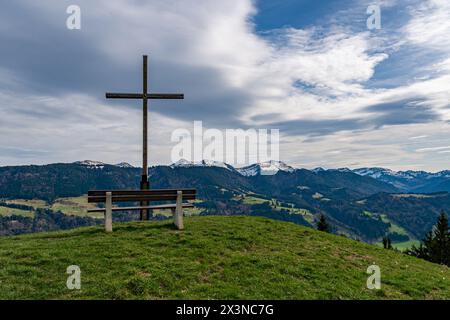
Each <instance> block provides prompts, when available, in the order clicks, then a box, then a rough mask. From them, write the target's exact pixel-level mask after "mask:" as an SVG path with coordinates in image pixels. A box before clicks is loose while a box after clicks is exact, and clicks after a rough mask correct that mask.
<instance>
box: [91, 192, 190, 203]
mask: <svg viewBox="0 0 450 320" xmlns="http://www.w3.org/2000/svg"><path fill="white" fill-rule="evenodd" d="M176 199H177V196H176V195H139V196H132V195H130V196H114V195H113V197H112V201H113V202H130V201H136V202H137V201H166V200H176ZM195 199H196V195H195V194H186V195H184V194H183V200H195ZM105 201H106V197H102V196H90V197H88V203H98V202H105Z"/></svg>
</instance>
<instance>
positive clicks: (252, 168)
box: [170, 159, 294, 176]
mask: <svg viewBox="0 0 450 320" xmlns="http://www.w3.org/2000/svg"><path fill="white" fill-rule="evenodd" d="M170 166H171V167H172V168H174V167H219V168H224V169H227V170H231V171H237V172H239V173H240V174H241V175H243V176H255V175H259V174H260V175H273V174H275V173H277V172H278V171H285V172H293V171H294V168H292V167H290V166H288V165H287V164H285V163H284V162H281V161H274V160H270V161H267V162H262V163H255V164H252V165H249V166H246V167H242V168H234V167H233V166H231V165H229V164H226V163H223V162H220V161H213V160H202V161H198V162H194V161H188V160H186V159H180V160H178V161H177V162H175V163H172V164H171V165H170Z"/></svg>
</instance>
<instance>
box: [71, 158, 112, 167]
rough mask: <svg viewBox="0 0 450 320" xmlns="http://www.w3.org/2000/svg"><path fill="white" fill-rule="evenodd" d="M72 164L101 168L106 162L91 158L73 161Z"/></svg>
mask: <svg viewBox="0 0 450 320" xmlns="http://www.w3.org/2000/svg"><path fill="white" fill-rule="evenodd" d="M74 164H78V165H80V166H86V167H90V168H103V167H104V166H105V165H106V163H103V162H100V161H93V160H83V161H75V162H74Z"/></svg>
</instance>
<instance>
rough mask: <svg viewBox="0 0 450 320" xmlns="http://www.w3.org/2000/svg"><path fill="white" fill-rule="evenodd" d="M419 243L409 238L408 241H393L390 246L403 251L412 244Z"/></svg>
mask: <svg viewBox="0 0 450 320" xmlns="http://www.w3.org/2000/svg"><path fill="white" fill-rule="evenodd" d="M419 244H420V241H419V240H409V241H403V242H397V243H393V244H392V247H394V248H395V249H398V250H400V251H405V250H407V249H411V247H412V246H413V245H414V246H416V247H418V246H419Z"/></svg>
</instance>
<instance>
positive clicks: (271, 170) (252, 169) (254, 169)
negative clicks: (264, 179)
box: [236, 160, 294, 177]
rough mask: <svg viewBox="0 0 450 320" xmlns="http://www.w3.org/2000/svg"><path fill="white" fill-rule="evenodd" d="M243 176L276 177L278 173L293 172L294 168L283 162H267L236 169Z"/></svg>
mask: <svg viewBox="0 0 450 320" xmlns="http://www.w3.org/2000/svg"><path fill="white" fill-rule="evenodd" d="M236 170H237V171H238V172H239V173H240V174H242V175H243V176H247V177H248V176H256V175H274V174H276V173H277V172H278V171H284V172H293V171H294V168H292V167H291V166H288V165H287V164H285V163H284V162H282V161H274V160H270V161H266V162H261V163H255V164H252V165H249V166H246V167H243V168H239V169H236Z"/></svg>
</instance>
